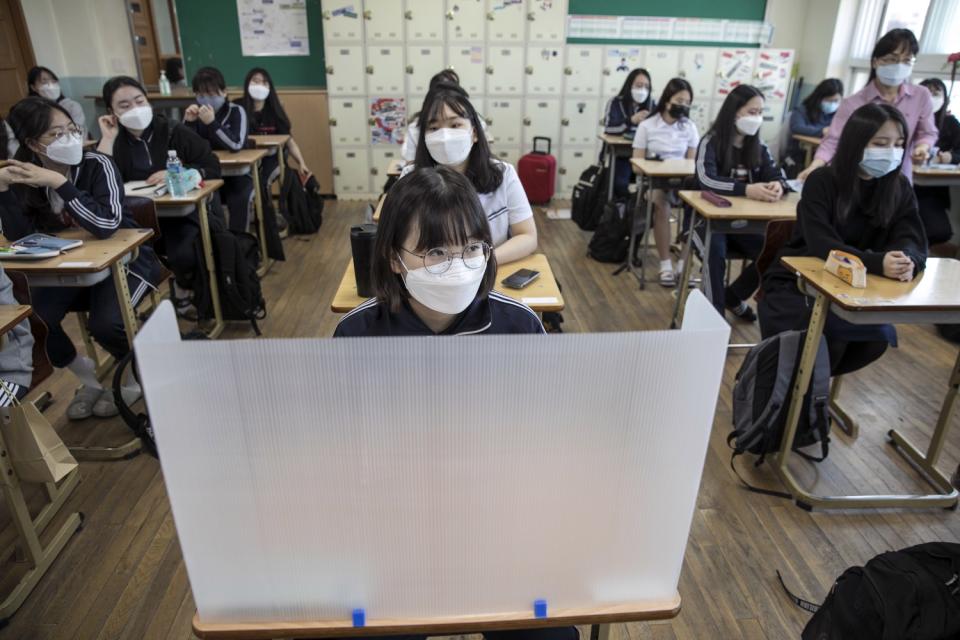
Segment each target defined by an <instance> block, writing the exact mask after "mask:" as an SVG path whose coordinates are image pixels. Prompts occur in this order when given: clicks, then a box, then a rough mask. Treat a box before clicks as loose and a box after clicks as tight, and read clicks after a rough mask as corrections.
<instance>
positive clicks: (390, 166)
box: [387, 160, 407, 178]
mask: <svg viewBox="0 0 960 640" xmlns="http://www.w3.org/2000/svg"><path fill="white" fill-rule="evenodd" d="M406 164H407V163H406V161H405V160H391V161H390V162H388V163H387V177H388V178H399V177H400V174H401V173H402V172H403V168H404V167H405V166H406Z"/></svg>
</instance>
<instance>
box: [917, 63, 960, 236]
mask: <svg viewBox="0 0 960 640" xmlns="http://www.w3.org/2000/svg"><path fill="white" fill-rule="evenodd" d="M920 86H921V87H926V88H927V91H929V92H930V98H931V100H932V101H933V121H934V123H935V124H936V125H937V130H938V132H939V133H938V136H937V144H936V146H937V149H938V151H937V154H936V157H931V158H930V161H931V162H937V163H940V164H960V122H957V118H956V116H954V115H953V114H952V113H950V97H949V94H948V93H947V86H946V85H945V84H944V83H943V80H940V79H939V78H928V79H926V80H924V81H923V82H921V83H920ZM913 190H914V191H915V192H916V194H917V202H918V203H919V206H920V219H921V220H923V227H924V229H926V230H927V241H928V242H929V243H930V245H931V246H933V245H935V244H940V243H943V242H947V241H949V240H950V238H952V237H953V227H952V226H951V225H950V216H949V215H948V212H949V211H950V209H951V203H950V188H949V187H914V188H913Z"/></svg>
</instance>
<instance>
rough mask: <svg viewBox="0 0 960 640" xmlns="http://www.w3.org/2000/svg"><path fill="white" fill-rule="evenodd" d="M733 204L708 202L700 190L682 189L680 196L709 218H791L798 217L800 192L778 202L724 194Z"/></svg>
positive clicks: (790, 194) (788, 195)
mask: <svg viewBox="0 0 960 640" xmlns="http://www.w3.org/2000/svg"><path fill="white" fill-rule="evenodd" d="M722 197H723V198H726V199H727V200H729V201H730V202H731V203H733V206H731V207H718V206H717V205H715V204H712V203H710V202H707V201H706V200H704V199H703V197H702V196H701V195H700V192H699V191H681V192H680V198H681V199H682V200H683V201H684V202H686V203H687V204H689V205H690V206H691V207H693V208H694V209H696V210H697V213H699V214H700V215H701V216H703V217H704V218H707V219H709V220H790V219H793V218H796V217H797V203H798V202H800V194H799V193H789V194H787V197H786V198H783V199H782V200H778V201H777V202H760V201H759V200H751V199H750V198H747V197H745V196H722Z"/></svg>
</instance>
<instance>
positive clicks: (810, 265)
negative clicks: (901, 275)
mask: <svg viewBox="0 0 960 640" xmlns="http://www.w3.org/2000/svg"><path fill="white" fill-rule="evenodd" d="M781 262H782V263H783V264H784V266H786V267H787V268H788V269H792V270H794V271H796V272H797V274H798V275H799V276H800V277H801V278H803V280H804V282H806V283H807V284H809V285H810V286H811V287H813V288H814V289H816V290H817V291H820V292H822V293H824V294H826V295H827V296H828V297H829V298H830V302H831V304H835V305H837V306H839V307H841V308H843V309H845V310H847V311H887V312H889V311H960V260H954V259H952V258H928V259H927V268H926V269H925V270H924V272H923V273H921V274H920V276H919V277H917V278H914V279H913V281H912V282H900V281H898V280H891V279H890V278H884V277H883V276H875V275H872V274H867V287H866V289H855V288H854V287H851V286H850V285H848V284H847V283H845V282H844V281H842V280H841V279H840V278H838V277H836V276H834V275H833V274H831V273H827V272H826V271H824V269H823V264H824V262H823V260H821V259H820V258H807V257H793V258H791V257H786V258H781Z"/></svg>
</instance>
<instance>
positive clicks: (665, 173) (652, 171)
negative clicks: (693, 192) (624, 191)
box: [630, 158, 697, 178]
mask: <svg viewBox="0 0 960 640" xmlns="http://www.w3.org/2000/svg"><path fill="white" fill-rule="evenodd" d="M630 164H631V165H632V166H633V170H634V171H635V172H637V173H642V174H643V175H645V176H650V177H651V178H684V177H686V176H692V175H693V174H694V173H696V171H697V168H696V160H694V159H692V158H674V159H672V160H647V159H646V158H630Z"/></svg>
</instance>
